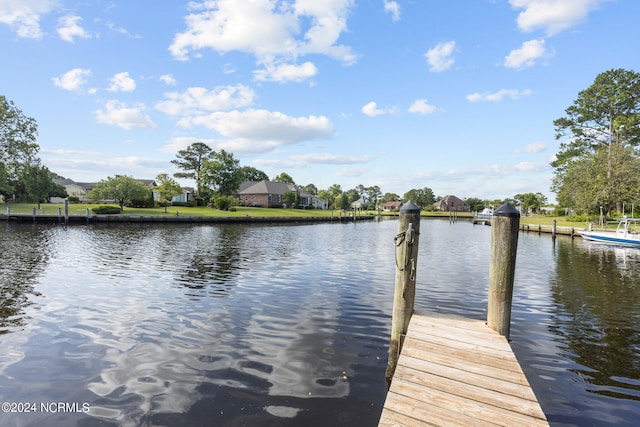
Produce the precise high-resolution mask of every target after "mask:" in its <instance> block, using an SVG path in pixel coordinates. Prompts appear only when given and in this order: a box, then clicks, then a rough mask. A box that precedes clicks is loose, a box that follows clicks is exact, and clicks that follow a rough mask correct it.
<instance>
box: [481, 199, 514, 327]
mask: <svg viewBox="0 0 640 427" xmlns="http://www.w3.org/2000/svg"><path fill="white" fill-rule="evenodd" d="M519 226H520V212H518V210H517V209H516V208H515V207H513V205H511V204H510V203H507V204H504V205H502V206H501V207H500V208H498V209H497V210H496V211H495V212H494V214H493V218H492V220H491V252H490V254H491V259H490V264H489V303H488V308H487V325H488V326H489V327H490V328H491V329H493V330H495V331H497V332H498V333H499V334H500V335H503V336H504V337H505V338H506V339H507V340H508V339H509V329H510V324H511V301H512V299H513V280H514V277H515V267H516V252H517V249H518V229H519Z"/></svg>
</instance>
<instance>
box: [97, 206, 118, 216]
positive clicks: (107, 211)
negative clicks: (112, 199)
mask: <svg viewBox="0 0 640 427" xmlns="http://www.w3.org/2000/svg"><path fill="white" fill-rule="evenodd" d="M91 210H92V211H93V213H94V214H97V215H111V214H119V213H120V208H119V207H117V206H96V207H95V208H91Z"/></svg>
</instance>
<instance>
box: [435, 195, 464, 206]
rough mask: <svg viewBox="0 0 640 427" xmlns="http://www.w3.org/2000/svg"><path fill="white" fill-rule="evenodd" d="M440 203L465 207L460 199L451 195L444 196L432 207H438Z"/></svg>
mask: <svg viewBox="0 0 640 427" xmlns="http://www.w3.org/2000/svg"><path fill="white" fill-rule="evenodd" d="M442 203H446V204H447V205H454V206H455V205H460V206H463V205H465V202H464V201H463V200H462V199H460V198H459V197H456V196H452V195H448V196H444V197H443V198H442V199H441V200H438V201H437V202H435V203H434V205H440V204H442Z"/></svg>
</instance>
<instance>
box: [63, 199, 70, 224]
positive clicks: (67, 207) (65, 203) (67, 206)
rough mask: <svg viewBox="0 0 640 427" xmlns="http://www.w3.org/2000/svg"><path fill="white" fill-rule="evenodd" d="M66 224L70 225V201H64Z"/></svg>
mask: <svg viewBox="0 0 640 427" xmlns="http://www.w3.org/2000/svg"><path fill="white" fill-rule="evenodd" d="M64 223H65V224H67V225H68V224H69V199H64Z"/></svg>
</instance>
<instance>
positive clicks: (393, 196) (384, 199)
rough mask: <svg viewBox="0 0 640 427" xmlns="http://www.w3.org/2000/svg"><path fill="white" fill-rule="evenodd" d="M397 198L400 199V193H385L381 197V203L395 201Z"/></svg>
mask: <svg viewBox="0 0 640 427" xmlns="http://www.w3.org/2000/svg"><path fill="white" fill-rule="evenodd" d="M395 200H400V195H399V194H396V193H384V195H383V196H382V198H380V203H385V202H393V201H395Z"/></svg>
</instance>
